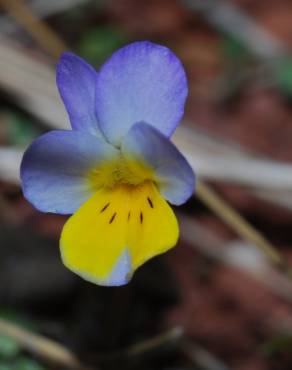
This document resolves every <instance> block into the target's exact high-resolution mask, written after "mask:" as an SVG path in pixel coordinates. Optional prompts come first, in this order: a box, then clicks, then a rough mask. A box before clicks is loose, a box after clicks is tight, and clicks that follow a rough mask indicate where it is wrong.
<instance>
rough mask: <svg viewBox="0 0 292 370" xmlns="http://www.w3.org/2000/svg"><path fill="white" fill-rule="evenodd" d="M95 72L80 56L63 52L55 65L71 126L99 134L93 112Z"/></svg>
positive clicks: (58, 84) (58, 83)
mask: <svg viewBox="0 0 292 370" xmlns="http://www.w3.org/2000/svg"><path fill="white" fill-rule="evenodd" d="M96 79H97V72H96V71H95V70H94V68H92V67H91V66H90V65H89V64H88V63H86V62H85V61H84V60H83V59H82V58H80V57H78V56H77V55H74V54H73V53H68V52H66V53H63V54H62V55H61V58H60V60H59V63H58V65H57V86H58V88H59V92H60V95H61V97H62V99H63V102H64V104H65V107H66V109H67V112H68V115H69V118H70V122H71V126H72V128H73V129H76V130H83V131H87V132H89V133H91V134H94V135H98V136H101V133H100V131H99V127H98V122H97V117H96V113H95V88H96Z"/></svg>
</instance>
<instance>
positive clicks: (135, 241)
mask: <svg viewBox="0 0 292 370" xmlns="http://www.w3.org/2000/svg"><path fill="white" fill-rule="evenodd" d="M128 221H129V225H128V236H127V245H128V248H129V251H130V255H131V258H132V269H133V271H134V270H135V269H137V268H138V267H139V266H141V265H142V264H143V263H144V262H146V261H148V260H149V259H150V258H152V257H154V256H157V255H159V254H161V253H164V252H166V251H168V250H169V249H170V248H173V247H174V246H175V245H176V243H177V240H178V236H179V228H178V223H177V220H176V217H175V215H174V212H173V210H172V209H171V208H170V206H169V205H168V204H167V202H166V201H165V200H164V199H163V198H162V196H161V195H160V194H159V192H158V191H157V189H156V187H155V185H154V184H153V183H152V182H150V181H149V182H146V183H144V184H143V185H141V186H139V187H138V188H137V189H136V190H135V191H134V192H133V195H132V202H131V208H130V218H129V220H128Z"/></svg>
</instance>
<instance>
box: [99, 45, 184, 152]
mask: <svg viewBox="0 0 292 370" xmlns="http://www.w3.org/2000/svg"><path fill="white" fill-rule="evenodd" d="M187 93H188V89H187V80H186V75H185V71H184V68H183V66H182V64H181V62H180V61H179V59H178V58H177V57H176V56H175V55H174V53H173V52H171V51H170V50H169V49H168V48H166V47H164V46H160V45H157V44H153V43H151V42H147V41H144V42H135V43H133V44H130V45H128V46H126V47H124V48H122V49H120V50H118V51H117V52H115V53H114V54H113V55H112V56H111V58H110V59H109V60H108V61H107V62H106V63H105V64H104V65H103V66H102V67H101V69H100V71H99V74H98V78H97V91H96V111H97V115H98V119H99V125H100V129H101V130H102V131H103V133H104V135H105V136H106V137H107V139H108V140H109V141H110V142H111V143H113V144H115V145H119V144H120V142H121V139H122V137H123V136H124V135H125V134H126V132H127V131H128V130H129V128H130V127H131V126H132V125H133V124H134V123H135V122H139V121H145V122H148V123H149V124H151V125H152V126H154V127H156V128H157V129H158V130H159V131H161V132H162V133H163V134H164V135H166V136H170V135H171V134H172V133H173V131H174V130H175V128H176V126H177V125H178V123H179V121H180V119H181V117H182V115H183V113H184V104H185V100H186V97H187Z"/></svg>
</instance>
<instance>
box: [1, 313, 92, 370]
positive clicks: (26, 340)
mask: <svg viewBox="0 0 292 370" xmlns="http://www.w3.org/2000/svg"><path fill="white" fill-rule="evenodd" d="M0 333H1V334H2V335H6V336H8V337H10V338H12V339H14V340H15V341H16V342H17V343H19V345H20V346H22V347H23V348H24V349H26V350H27V351H29V352H32V353H34V354H35V355H37V356H39V357H40V358H42V359H44V360H46V361H49V362H52V363H54V364H55V365H59V366H65V367H66V368H69V369H74V370H90V369H89V368H88V367H86V366H84V365H82V364H81V363H80V361H79V360H78V358H77V357H76V356H75V355H74V354H73V353H72V352H71V351H70V350H69V349H67V348H66V347H64V346H63V345H61V344H59V343H57V342H54V341H52V340H50V339H48V338H46V337H43V336H41V335H38V334H34V333H32V332H30V331H28V330H26V329H23V328H21V327H19V326H17V325H15V324H12V323H10V322H8V321H5V320H3V319H0Z"/></svg>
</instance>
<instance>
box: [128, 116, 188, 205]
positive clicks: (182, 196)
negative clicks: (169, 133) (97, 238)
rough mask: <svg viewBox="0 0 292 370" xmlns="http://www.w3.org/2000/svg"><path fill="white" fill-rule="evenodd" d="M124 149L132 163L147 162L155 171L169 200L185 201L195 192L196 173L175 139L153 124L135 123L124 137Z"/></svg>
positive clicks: (159, 183)
mask: <svg viewBox="0 0 292 370" xmlns="http://www.w3.org/2000/svg"><path fill="white" fill-rule="evenodd" d="M121 150H122V152H123V154H124V156H125V157H126V158H127V159H128V160H129V163H130V164H132V166H139V165H140V163H143V162H144V163H145V164H146V165H148V166H149V167H150V168H151V169H152V170H153V171H154V173H155V182H156V184H157V187H158V189H159V191H160V193H161V194H162V195H163V196H164V197H165V198H166V199H167V200H168V201H169V202H170V203H172V204H175V205H180V204H183V203H184V202H186V201H187V200H188V198H189V197H190V196H191V195H192V193H193V191H194V187H195V175H194V172H193V170H192V168H191V166H190V165H189V164H188V162H187V160H186V159H185V158H184V156H183V155H182V154H181V153H180V152H179V150H178V149H177V148H176V147H175V146H174V145H173V144H172V142H171V141H170V140H169V139H168V138H166V137H165V136H164V135H162V134H161V133H160V132H159V131H158V130H156V129H155V128H153V127H152V126H150V125H148V124H147V123H143V122H140V123H136V124H135V125H134V126H133V127H132V128H131V129H130V130H129V132H128V133H127V135H126V137H125V138H124V140H123V142H122V148H121ZM137 170H138V169H135V168H134V169H133V171H137Z"/></svg>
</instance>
